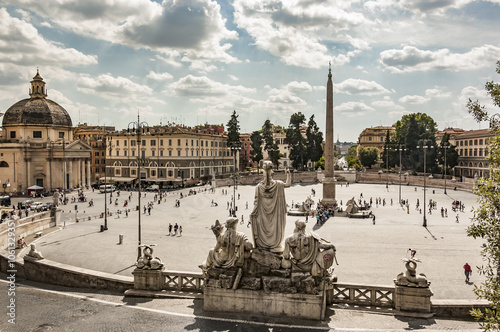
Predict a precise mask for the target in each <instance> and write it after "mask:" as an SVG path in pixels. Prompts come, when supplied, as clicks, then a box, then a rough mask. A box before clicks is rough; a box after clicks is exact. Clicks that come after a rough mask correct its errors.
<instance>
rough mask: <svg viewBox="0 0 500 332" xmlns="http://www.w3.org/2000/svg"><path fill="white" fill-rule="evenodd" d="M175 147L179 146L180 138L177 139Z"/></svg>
mask: <svg viewBox="0 0 500 332" xmlns="http://www.w3.org/2000/svg"><path fill="white" fill-rule="evenodd" d="M177 146H181V139H180V138H178V139H177Z"/></svg>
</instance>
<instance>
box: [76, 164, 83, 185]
mask: <svg viewBox="0 0 500 332" xmlns="http://www.w3.org/2000/svg"><path fill="white" fill-rule="evenodd" d="M76 169H77V173H76V183H77V185H78V187H81V186H82V161H81V160H80V159H77V160H76Z"/></svg>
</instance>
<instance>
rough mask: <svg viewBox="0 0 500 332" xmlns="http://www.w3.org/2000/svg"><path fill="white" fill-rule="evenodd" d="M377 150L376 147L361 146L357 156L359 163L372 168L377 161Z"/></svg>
mask: <svg viewBox="0 0 500 332" xmlns="http://www.w3.org/2000/svg"><path fill="white" fill-rule="evenodd" d="M378 155H379V151H378V149H377V148H373V147H369V148H363V147H362V148H361V149H359V151H358V158H359V161H360V162H361V165H363V166H364V167H368V168H372V166H373V165H375V164H376V163H377V160H378Z"/></svg>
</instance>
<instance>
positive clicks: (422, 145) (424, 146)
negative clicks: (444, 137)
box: [417, 139, 434, 227]
mask: <svg viewBox="0 0 500 332" xmlns="http://www.w3.org/2000/svg"><path fill="white" fill-rule="evenodd" d="M428 143H432V141H431V140H428V139H424V140H419V145H418V146H417V149H422V150H424V203H423V205H424V223H423V225H422V226H424V227H427V219H426V217H425V209H426V200H425V192H426V177H427V176H426V168H427V160H426V155H427V149H429V148H430V149H432V148H434V147H433V146H432V145H427V144H428Z"/></svg>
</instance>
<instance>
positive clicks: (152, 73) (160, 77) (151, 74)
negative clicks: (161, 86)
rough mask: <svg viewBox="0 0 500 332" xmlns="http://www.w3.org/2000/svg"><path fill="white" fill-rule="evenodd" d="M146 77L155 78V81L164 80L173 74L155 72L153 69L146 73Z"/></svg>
mask: <svg viewBox="0 0 500 332" xmlns="http://www.w3.org/2000/svg"><path fill="white" fill-rule="evenodd" d="M146 77H147V78H150V79H152V80H155V81H165V80H169V79H172V78H173V76H172V74H170V73H167V72H165V73H157V72H155V71H152V70H151V71H150V72H149V73H148V74H147V75H146Z"/></svg>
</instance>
